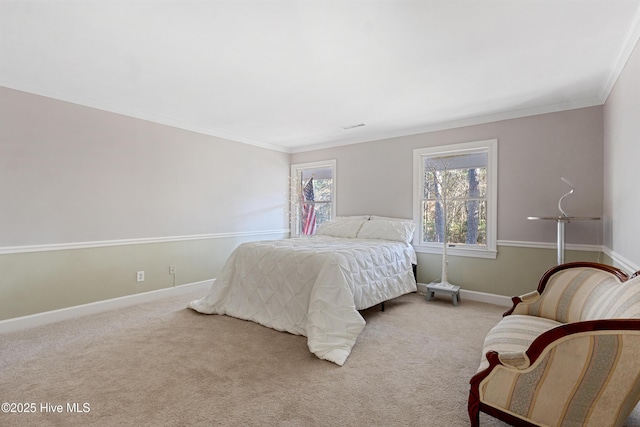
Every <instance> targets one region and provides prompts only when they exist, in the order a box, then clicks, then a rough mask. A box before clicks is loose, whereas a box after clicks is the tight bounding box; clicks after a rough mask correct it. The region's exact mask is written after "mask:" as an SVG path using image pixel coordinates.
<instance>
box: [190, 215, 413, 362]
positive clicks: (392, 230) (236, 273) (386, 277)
mask: <svg viewBox="0 0 640 427" xmlns="http://www.w3.org/2000/svg"><path fill="white" fill-rule="evenodd" d="M414 228H415V226H414V225H413V222H411V221H408V220H396V219H387V218H384V217H371V219H342V220H339V221H332V222H329V223H325V224H322V225H321V226H320V227H319V228H318V231H317V233H316V235H315V236H313V237H302V238H292V239H284V240H270V241H259V242H251V243H244V244H241V245H240V246H238V247H237V248H236V249H235V250H234V251H233V252H232V253H231V255H230V256H229V258H228V260H227V262H226V263H225V265H224V267H223V268H222V271H221V273H220V276H219V277H218V278H217V279H216V280H215V281H214V283H213V285H212V287H211V290H210V292H209V294H208V295H206V296H205V297H203V298H201V299H198V300H195V301H192V302H191V303H190V305H189V306H190V307H191V308H192V309H194V310H196V311H198V312H200V313H206V314H222V315H228V316H232V317H237V318H240V319H245V320H250V321H253V322H256V323H259V324H261V325H264V326H267V327H269V328H273V329H276V330H278V331H286V332H289V333H292V334H296V335H303V336H306V337H307V345H308V347H309V350H310V351H311V352H312V353H313V354H315V355H316V356H317V357H318V358H320V359H324V360H328V361H331V362H334V363H336V364H337V365H340V366H342V365H343V364H344V362H345V361H346V359H347V357H348V356H349V354H350V353H351V349H352V348H353V346H354V345H355V342H356V339H357V337H358V335H359V334H360V332H361V331H362V330H363V329H364V326H365V321H364V319H363V318H362V316H361V315H360V313H359V310H363V309H366V308H369V307H373V306H375V305H377V304H380V303H384V301H387V300H390V299H393V298H396V297H399V296H401V295H404V294H406V293H409V292H415V291H416V280H415V275H414V266H415V264H416V254H415V252H414V250H413V247H412V246H411V244H410V243H409V242H410V241H411V237H412V235H413V231H414Z"/></svg>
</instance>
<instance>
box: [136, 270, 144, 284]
mask: <svg viewBox="0 0 640 427" xmlns="http://www.w3.org/2000/svg"><path fill="white" fill-rule="evenodd" d="M136 280H137V281H138V282H144V271H138V274H137V276H136Z"/></svg>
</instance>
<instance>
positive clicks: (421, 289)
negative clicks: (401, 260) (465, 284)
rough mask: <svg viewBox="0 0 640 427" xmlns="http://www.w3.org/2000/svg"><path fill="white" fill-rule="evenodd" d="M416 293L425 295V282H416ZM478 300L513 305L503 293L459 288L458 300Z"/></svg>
mask: <svg viewBox="0 0 640 427" xmlns="http://www.w3.org/2000/svg"><path fill="white" fill-rule="evenodd" d="M418 294H420V295H427V284H426V283H418ZM465 300H469V301H478V302H484V303H487V304H495V305H500V306H504V307H511V306H512V305H513V303H512V301H511V297H506V296H504V295H496V294H488V293H486V292H477V291H468V290H464V289H460V301H465Z"/></svg>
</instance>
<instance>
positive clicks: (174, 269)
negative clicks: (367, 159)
mask: <svg viewBox="0 0 640 427" xmlns="http://www.w3.org/2000/svg"><path fill="white" fill-rule="evenodd" d="M169 274H176V266H175V265H170V266H169Z"/></svg>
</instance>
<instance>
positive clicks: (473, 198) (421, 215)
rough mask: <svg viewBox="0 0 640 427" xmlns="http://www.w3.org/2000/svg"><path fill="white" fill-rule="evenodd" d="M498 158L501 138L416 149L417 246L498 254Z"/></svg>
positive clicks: (425, 249) (488, 255) (426, 249)
mask: <svg viewBox="0 0 640 427" xmlns="http://www.w3.org/2000/svg"><path fill="white" fill-rule="evenodd" d="M496 159H497V141H495V140H491V141H480V142H475V143H466V144H456V145H450V146H442V147H432V148H425V149H417V150H414V174H415V175H414V176H415V181H414V185H415V192H414V194H416V196H415V197H416V199H415V200H414V206H415V214H414V215H415V219H416V220H417V222H418V223H419V227H420V230H419V233H417V238H416V241H414V246H417V247H418V248H417V249H419V248H420V247H422V249H424V251H426V252H433V253H440V251H442V245H443V243H444V242H445V237H446V243H447V247H448V248H455V249H454V251H453V252H452V254H456V255H471V256H482V257H494V256H495V232H496V230H495V228H496V225H495V216H496V214H495V209H496V206H497V203H496V198H495V186H496V184H495V182H497V181H496V175H497V173H496V172H497V165H496ZM428 248H431V249H428ZM464 250H470V251H474V252H475V253H473V254H471V253H461V251H462V252H464ZM456 251H458V252H457V253H456ZM478 251H484V252H486V254H485V255H482V254H478ZM489 252H490V253H491V254H488V253H489Z"/></svg>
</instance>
